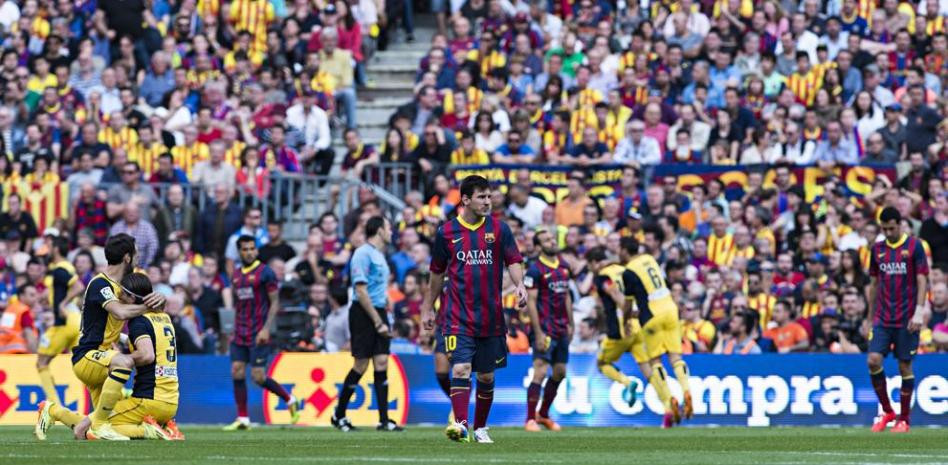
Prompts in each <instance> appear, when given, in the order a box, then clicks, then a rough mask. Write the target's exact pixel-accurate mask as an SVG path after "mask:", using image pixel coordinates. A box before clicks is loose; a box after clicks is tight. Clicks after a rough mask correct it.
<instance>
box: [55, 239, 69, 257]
mask: <svg viewBox="0 0 948 465" xmlns="http://www.w3.org/2000/svg"><path fill="white" fill-rule="evenodd" d="M53 248H54V249H56V250H57V251H58V252H59V256H60V257H65V256H66V255H67V254H69V239H66V238H65V237H62V236H60V237H54V238H53Z"/></svg>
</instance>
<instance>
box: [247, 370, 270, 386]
mask: <svg viewBox="0 0 948 465" xmlns="http://www.w3.org/2000/svg"><path fill="white" fill-rule="evenodd" d="M250 377H251V378H252V379H253V382H254V384H256V385H257V386H263V383H265V382H266V381H267V374H266V373H264V371H263V370H257V369H253V370H250Z"/></svg>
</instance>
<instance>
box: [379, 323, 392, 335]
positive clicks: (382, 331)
mask: <svg viewBox="0 0 948 465" xmlns="http://www.w3.org/2000/svg"><path fill="white" fill-rule="evenodd" d="M375 331H376V332H377V333H379V336H382V337H384V338H386V339H388V338H391V337H392V333H391V332H390V331H389V330H388V325H386V324H385V323H382V322H381V321H380V322H378V323H376V324H375Z"/></svg>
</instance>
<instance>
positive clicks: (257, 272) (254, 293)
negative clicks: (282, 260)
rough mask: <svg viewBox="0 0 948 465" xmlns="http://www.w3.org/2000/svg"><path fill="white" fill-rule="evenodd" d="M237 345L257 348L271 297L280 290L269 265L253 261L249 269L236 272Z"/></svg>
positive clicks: (247, 267)
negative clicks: (256, 340) (255, 346)
mask: <svg viewBox="0 0 948 465" xmlns="http://www.w3.org/2000/svg"><path fill="white" fill-rule="evenodd" d="M232 287H233V289H234V310H235V311H236V317H235V319H234V343H235V344H237V345H241V346H252V345H254V339H255V338H256V337H257V333H259V332H260V330H262V329H263V325H264V324H266V322H267V315H269V313H270V296H269V294H270V293H271V292H275V291H276V290H277V288H278V287H279V283H277V278H276V274H275V273H274V272H273V270H272V269H270V267H269V266H267V265H264V264H263V263H260V260H254V262H253V263H251V264H250V266H244V267H241V268H240V269H238V270H234V280H233V283H232Z"/></svg>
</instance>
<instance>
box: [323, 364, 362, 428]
mask: <svg viewBox="0 0 948 465" xmlns="http://www.w3.org/2000/svg"><path fill="white" fill-rule="evenodd" d="M352 356H353V357H355V360H354V361H353V363H352V368H351V369H350V370H349V373H347V374H346V379H345V381H343V382H342V391H341V392H340V393H339V399H338V402H337V403H336V410H335V413H333V416H332V418H331V421H332V424H333V426H335V427H336V428H339V429H340V430H342V431H346V432H348V431H351V430H353V429H354V428H353V427H352V425H351V423H350V422H349V419H348V418H346V409H348V408H349V400H350V399H352V394H353V393H355V390H356V387H358V386H359V380H360V379H362V375H363V374H364V373H365V370H367V369H368V367H369V357H368V356H366V355H362V354H360V353H357V349H356V346H355V345H353V346H352Z"/></svg>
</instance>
